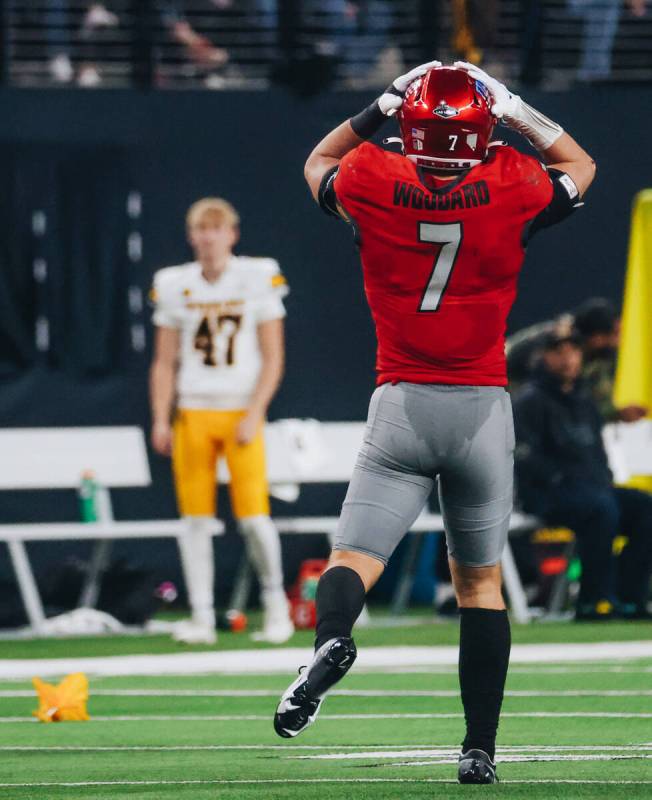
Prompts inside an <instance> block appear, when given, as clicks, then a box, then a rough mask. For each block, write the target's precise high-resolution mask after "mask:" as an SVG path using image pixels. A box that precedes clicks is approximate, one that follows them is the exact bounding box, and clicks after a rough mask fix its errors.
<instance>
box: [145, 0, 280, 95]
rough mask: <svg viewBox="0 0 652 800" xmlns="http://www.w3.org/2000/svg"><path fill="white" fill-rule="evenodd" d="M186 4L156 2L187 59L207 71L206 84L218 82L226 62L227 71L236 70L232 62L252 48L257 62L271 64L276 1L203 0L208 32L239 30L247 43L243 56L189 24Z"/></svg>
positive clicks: (181, 0) (172, 0)
mask: <svg viewBox="0 0 652 800" xmlns="http://www.w3.org/2000/svg"><path fill="white" fill-rule="evenodd" d="M189 5H190V4H187V3H186V2H184V0H159V2H158V8H159V11H160V13H161V17H162V20H163V24H164V25H165V27H166V28H167V30H168V32H169V35H170V37H171V38H172V39H173V40H174V41H175V42H176V43H177V44H179V45H181V46H182V47H183V48H184V50H185V53H186V56H187V58H188V59H189V60H190V61H191V62H192V63H193V64H194V65H195V66H196V67H197V68H199V69H200V70H202V71H203V72H205V73H206V75H207V84H208V85H210V86H213V85H214V86H218V85H220V84H219V75H218V73H221V72H222V71H223V68H226V67H227V65H228V68H229V70H230V71H232V72H233V71H234V70H237V67H236V66H235V65H236V64H237V63H238V62H239V61H242V62H246V61H247V60H251V58H252V56H251V51H255V60H256V61H258V62H263V63H266V64H270V63H271V62H272V61H273V60H274V59H275V58H276V42H277V35H278V0H204V2H203V3H202V4H201V6H200V7H201V8H202V10H203V11H205V12H206V17H205V18H207V19H210V20H211V28H210V33H211V34H212V32H213V31H214V30H216V29H217V30H218V31H219V30H221V29H222V28H224V30H226V29H227V27H228V28H229V29H230V30H231V31H233V30H238V29H239V30H240V31H241V33H242V37H241V38H242V41H244V42H246V48H245V50H248V51H249V52H248V53H246V55H245V56H244V57H243V58H242V59H240V58H239V57H238V55H237V54H236V56H235V57H234V55H233V54H232V53H230V52H229V51H228V50H227V48H226V47H223V46H220V45H219V44H216V43H215V42H213V41H212V39H211V38H210V35H209V32H208V31H205V30H201V29H198V27H197V26H195V25H194V24H192V22H191V19H190V17H189V16H188V14H187V10H189V9H188V6H189ZM192 8H193V10H196V9H197V4H196V3H193V5H192ZM233 23H235V27H234V26H233ZM211 73H214V77H215V80H214V81H211V77H210V75H211Z"/></svg>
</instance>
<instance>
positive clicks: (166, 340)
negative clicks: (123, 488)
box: [149, 326, 180, 456]
mask: <svg viewBox="0 0 652 800" xmlns="http://www.w3.org/2000/svg"><path fill="white" fill-rule="evenodd" d="M179 344H180V333H179V330H178V329H177V328H165V327H159V326H157V327H156V335H155V338H154V359H153V361H152V367H151V369H150V373H149V394H150V407H151V412H152V446H153V448H154V450H156V452H157V453H160V454H161V455H164V456H169V455H170V453H171V452H172V424H171V420H172V410H173V408H174V401H175V395H176V376H177V364H178V359H179Z"/></svg>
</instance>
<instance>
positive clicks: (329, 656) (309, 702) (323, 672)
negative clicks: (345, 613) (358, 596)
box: [274, 637, 358, 739]
mask: <svg viewBox="0 0 652 800" xmlns="http://www.w3.org/2000/svg"><path fill="white" fill-rule="evenodd" d="M357 654H358V653H357V650H356V649H355V643H354V641H353V639H350V638H348V637H342V638H340V639H329V640H328V641H327V642H326V643H325V644H323V645H322V646H321V647H320V648H319V650H317V652H316V653H315V657H314V658H313V660H312V664H310V666H309V667H303V668H302V670H301V672H300V674H299V677H298V678H297V679H296V680H294V681H293V682H292V683H291V684H290V685H289V686H288V688H287V689H286V690H285V692H284V693H283V695H282V696H281V702H280V703H279V704H278V707H277V709H276V713H275V714H274V730H275V731H276V733H278V735H279V736H283V737H284V738H286V739H289V738H291V737H293V736H298V735H299V734H300V733H301V731H304V730H305V729H306V728H307V727H308V726H309V725H312V723H313V722H314V721H315V719H316V717H317V714H318V713H319V708H320V706H321V704H322V701H323V699H324V696H325V695H326V692H327V691H328V690H329V689H330V688H331V686H334V685H335V684H336V683H337V682H338V681H339V680H340V679H341V678H343V677H344V676H345V675H346V673H347V672H348V671H349V669H351V667H352V666H353V662H354V661H355V658H356V656H357Z"/></svg>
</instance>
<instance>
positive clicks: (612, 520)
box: [514, 327, 652, 620]
mask: <svg viewBox="0 0 652 800" xmlns="http://www.w3.org/2000/svg"><path fill="white" fill-rule="evenodd" d="M581 369H582V349H581V346H580V342H579V338H578V336H577V334H576V333H575V332H573V331H571V329H570V328H569V327H567V328H566V329H565V330H563V329H559V330H557V331H555V332H553V333H551V334H549V336H548V337H547V339H546V341H545V343H544V350H543V356H542V362H541V367H540V370H539V373H538V375H537V376H536V378H534V379H533V380H531V381H530V382H528V383H527V384H526V386H525V387H524V388H523V389H522V391H521V392H519V393H518V395H517V396H516V397H515V399H514V418H515V426H516V451H515V460H516V477H517V482H518V490H519V498H520V501H521V503H522V505H523V508H524V510H525V511H527V512H528V513H531V514H536V515H537V516H539V517H541V518H543V520H544V521H545V522H546V524H548V525H555V526H565V527H569V528H571V529H572V530H573V531H574V532H575V535H576V537H577V544H578V549H579V555H580V559H581V562H582V578H581V585H580V594H579V598H578V605H577V609H576V617H577V619H596V620H603V619H609V618H611V617H612V616H613V615H614V609H616V610H617V612H618V613H620V614H622V615H623V616H627V617H632V618H634V617H636V618H642V617H645V616H646V614H647V601H648V597H649V586H650V570H651V567H652V497H651V496H650V495H648V494H646V493H645V492H640V491H637V490H635V489H620V488H614V486H613V483H612V476H611V472H610V470H609V466H608V463H607V455H606V452H605V449H604V445H603V443H602V435H601V429H602V419H601V417H600V413H599V411H598V409H597V407H596V405H595V403H594V402H593V399H592V397H591V395H590V392H589V391H588V390H587V389H586V388H585V387H584V385H583V383H582V382H581V380H580V378H579V376H580V372H581ZM621 534H622V535H626V536H627V537H628V544H627V546H626V547H625V549H624V550H623V552H622V555H621V556H620V559H619V562H618V565H617V566H618V568H619V575H618V576H616V560H615V557H614V555H613V541H614V539H615V538H616V536H618V535H621ZM616 598H618V601H619V603H618V605H617V606H616Z"/></svg>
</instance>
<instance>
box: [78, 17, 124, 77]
mask: <svg viewBox="0 0 652 800" xmlns="http://www.w3.org/2000/svg"><path fill="white" fill-rule="evenodd" d="M119 24H120V20H119V19H118V15H117V14H115V13H114V12H113V11H111V10H109V9H108V8H107V7H106V5H105V4H103V3H91V4H90V5H89V7H88V9H87V11H86V13H85V14H84V18H83V21H82V26H81V32H80V33H81V38H82V42H83V48H82V58H83V62H82V65H81V66H80V68H79V72H78V74H77V83H78V84H79V85H80V86H83V87H85V88H89V89H92V88H94V87H95V86H99V84H100V83H101V82H102V75H101V72H100V67H99V63H100V62H101V61H102V41H101V37H102V32H103V31H105V30H107V29H108V28H117V27H118V26H119Z"/></svg>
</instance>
